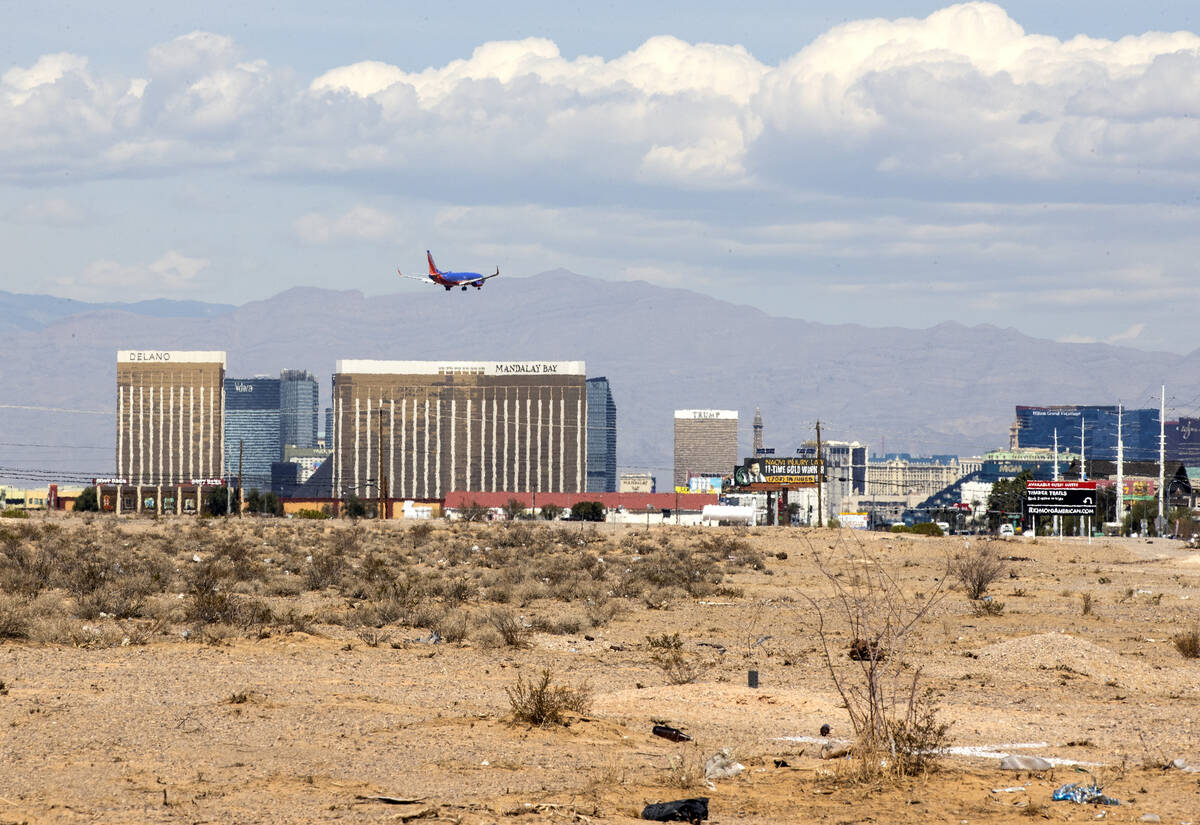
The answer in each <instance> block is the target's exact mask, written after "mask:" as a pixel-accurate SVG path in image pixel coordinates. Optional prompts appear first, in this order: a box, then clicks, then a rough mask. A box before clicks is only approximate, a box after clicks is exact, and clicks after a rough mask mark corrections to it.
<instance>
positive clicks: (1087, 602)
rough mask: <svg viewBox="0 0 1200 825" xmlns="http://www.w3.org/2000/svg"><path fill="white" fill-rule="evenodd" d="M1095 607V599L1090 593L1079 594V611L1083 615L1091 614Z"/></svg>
mask: <svg viewBox="0 0 1200 825" xmlns="http://www.w3.org/2000/svg"><path fill="white" fill-rule="evenodd" d="M1095 607H1096V600H1095V598H1094V597H1093V596H1092V594H1091V593H1080V594H1079V612H1080V613H1082V614H1083V615H1084V616H1090V615H1092V610H1094V609H1095Z"/></svg>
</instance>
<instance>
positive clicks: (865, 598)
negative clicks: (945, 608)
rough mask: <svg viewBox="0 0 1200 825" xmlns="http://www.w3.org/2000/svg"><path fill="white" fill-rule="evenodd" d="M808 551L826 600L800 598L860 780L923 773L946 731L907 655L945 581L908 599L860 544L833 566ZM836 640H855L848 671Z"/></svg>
mask: <svg viewBox="0 0 1200 825" xmlns="http://www.w3.org/2000/svg"><path fill="white" fill-rule="evenodd" d="M809 546H810V548H811V549H812V554H813V557H814V559H815V560H816V565H817V570H818V571H819V572H820V573H821V574H822V576H823V577H824V579H825V582H826V593H825V594H824V595H823V596H822V597H821V598H819V599H818V598H816V597H814V596H811V595H809V594H807V593H805V594H803V596H804V598H805V599H806V600H807V601H808V603H809V605H810V606H811V607H812V609H813V611H814V612H815V613H816V618H817V628H816V631H817V638H818V639H819V641H820V645H821V651H822V655H823V658H824V660H825V667H826V670H827V672H828V673H829V676H830V678H831V680H832V682H833V685H834V688H835V689H836V690H837V692H838V694H839V695H840V696H841V699H842V702H843V704H844V705H845V708H846V712H847V714H848V715H849V717H850V724H851V727H852V728H853V730H854V736H855V743H854V752H855V755H856V756H857V757H858V760H859V768H860V770H861V772H862V773H863V775H864V776H876V775H878V774H879V773H880V771H881V764H883V763H884V762H885V761H886V762H887V764H889V765H892V766H894V768H895V770H896V772H897V773H899V774H906V773H908V772H910V771H913V770H926V769H927V768H928V767H929V766H930V764H932V762H933V760H935V759H936V758H937V756H938V753H939V749H940V748H941V747H942V743H944V742H945V739H946V727H945V726H944V725H942V724H941V723H940V722H939V721H938V720H937V713H936V712H937V708H936V706H935V705H934V704H933V703H932V696H931V694H928V693H927V692H926V691H924V690H923V686H922V685H921V678H922V669H921V667H920V666H919V665H914V664H913V663H912V662H910V661H909V660H908V656H907V653H908V648H909V644H910V643H911V642H912V640H913V638H914V636H915V633H916V631H917V628H918V627H919V626H920V624H921V623H922V622H923V621H924V619H925V618H926V617H927V616H928V614H929V612H930V611H931V610H932V609H933V607H934V606H935V605H936V604H937V603H938V602H939V601H940V600H941V598H942V596H943V595H944V591H943V590H942V584H943V583H944V581H945V579H946V576H945V575H943V576H940V577H938V583H937V585H936V586H935V587H934V588H933V589H932V590H931V591H929V592H928V593H923V594H922V595H921V596H919V597H913V596H909V595H907V594H906V593H905V591H904V589H903V588H902V587H901V585H900V582H899V580H898V578H897V576H896V575H895V574H893V573H892V572H890V571H889V570H888V569H887V568H886V567H885V566H884V564H883V562H882V561H881V560H880V559H879V558H877V557H874V556H871V555H870V554H869V553H868V552H867V550H866V548H865V547H864V546H863V545H862V543H861V542H859V543H858V544H857V546H855V547H854V548H853V551H852V552H851V553H849V554H847V556H846V557H844V561H843V562H841V563H836V564H835V563H834V562H833V561H832V560H831V559H829V558H828V557H826V556H824V555H822V554H821V553H820V552H818V551H817V550H816V548H813V547H812V545H811V542H810V543H809ZM947 572H948V571H947ZM839 638H842V639H844V638H850V639H852V640H855V641H854V645H853V646H852V647H853V648H854V649H855V650H856V651H857V653H858V655H857V656H854V657H851V658H852V663H848V661H847V658H844V657H843V656H841V655H838V654H837V653H835V651H837V650H839V649H840V646H839V645H838V644H837V639H839ZM930 748H932V749H933V750H932V752H931V753H929V754H926V753H925V751H927V750H929V749H930ZM914 749H917V750H919V751H920V752H916V751H914Z"/></svg>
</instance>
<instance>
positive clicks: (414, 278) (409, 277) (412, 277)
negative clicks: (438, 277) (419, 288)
mask: <svg viewBox="0 0 1200 825" xmlns="http://www.w3.org/2000/svg"><path fill="white" fill-rule="evenodd" d="M396 274H397V275H399V276H400V277H401V278H404V279H405V280H408V281H420V282H421V283H423V284H429V285H430V286H437V284H435V283H434V282H433V281H431V280H429V279H428V278H418V277H417V276H416V275H405V274H404V273H403V272H401V271H400V270H398V269H397V270H396Z"/></svg>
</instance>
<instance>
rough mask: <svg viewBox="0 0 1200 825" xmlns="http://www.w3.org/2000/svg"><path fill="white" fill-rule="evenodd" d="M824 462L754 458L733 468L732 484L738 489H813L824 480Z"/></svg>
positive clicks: (769, 457)
mask: <svg viewBox="0 0 1200 825" xmlns="http://www.w3.org/2000/svg"><path fill="white" fill-rule="evenodd" d="M824 477H825V462H824V461H822V460H820V459H816V458H800V457H797V458H775V457H772V456H755V457H753V458H747V459H745V460H743V461H742V465H741V466H740V467H736V468H734V471H733V483H734V484H736V485H737V486H738V487H749V486H752V485H755V484H767V485H774V486H781V485H785V486H789V487H813V486H816V484H817V482H818V481H824V480H825V478H824Z"/></svg>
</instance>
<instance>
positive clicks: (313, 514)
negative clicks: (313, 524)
mask: <svg viewBox="0 0 1200 825" xmlns="http://www.w3.org/2000/svg"><path fill="white" fill-rule="evenodd" d="M294 515H295V517H296V518H300V519H315V520H319V519H327V518H329V517H330V516H329V514H328V513H323V512H321V511H320V510H309V509H307V508H306V509H303V510H297V511H296V512H295V513H294Z"/></svg>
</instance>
